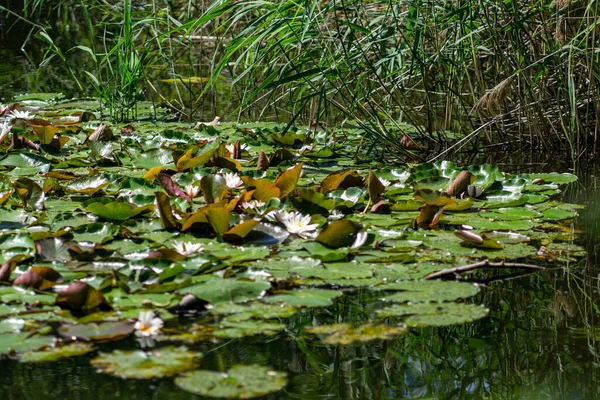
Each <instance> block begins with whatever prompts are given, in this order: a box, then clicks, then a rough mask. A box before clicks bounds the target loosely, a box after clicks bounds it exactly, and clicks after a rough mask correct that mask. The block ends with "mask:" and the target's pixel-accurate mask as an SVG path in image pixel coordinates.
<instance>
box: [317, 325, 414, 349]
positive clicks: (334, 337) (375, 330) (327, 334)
mask: <svg viewBox="0 0 600 400" xmlns="http://www.w3.org/2000/svg"><path fill="white" fill-rule="evenodd" d="M306 331H307V332H309V333H313V334H315V335H319V336H323V339H322V340H323V343H326V344H339V345H342V346H347V345H349V344H352V343H356V342H370V341H373V340H390V339H393V338H395V337H396V336H398V335H401V334H403V333H406V328H404V327H401V326H389V325H383V324H372V323H367V324H362V325H360V326H356V327H353V326H352V325H350V324H331V325H318V326H312V327H309V328H306Z"/></svg>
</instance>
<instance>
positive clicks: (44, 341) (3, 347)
mask: <svg viewBox="0 0 600 400" xmlns="http://www.w3.org/2000/svg"><path fill="white" fill-rule="evenodd" d="M55 341H56V338H55V337H54V336H47V335H32V334H31V332H20V333H4V334H1V335H0V355H12V354H15V353H22V352H24V351H33V350H39V349H41V348H44V347H47V346H51V345H53V344H54V342H55Z"/></svg>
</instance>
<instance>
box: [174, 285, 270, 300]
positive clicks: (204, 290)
mask: <svg viewBox="0 0 600 400" xmlns="http://www.w3.org/2000/svg"><path fill="white" fill-rule="evenodd" d="M270 288H271V284H270V283H268V282H258V281H257V282H250V281H243V280H237V279H213V280H211V281H208V282H206V283H202V284H200V285H192V286H189V287H186V288H185V289H183V290H182V291H181V293H184V294H185V293H191V294H193V295H194V296H196V297H198V298H199V299H202V300H206V301H208V302H209V303H213V304H218V303H227V302H232V303H244V302H247V301H250V300H255V299H259V298H261V297H262V296H264V294H265V292H266V291H267V290H268V289H270Z"/></svg>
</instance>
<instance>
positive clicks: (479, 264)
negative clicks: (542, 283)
mask: <svg viewBox="0 0 600 400" xmlns="http://www.w3.org/2000/svg"><path fill="white" fill-rule="evenodd" d="M479 268H514V269H529V270H536V271H544V270H545V269H546V268H545V267H540V266H539V265H532V264H521V263H507V262H504V261H502V262H499V263H491V262H489V260H485V261H479V262H476V263H473V264H468V265H462V266H460V267H454V268H450V269H444V270H441V271H437V272H432V273H431V274H429V275H427V276H425V279H439V278H444V277H446V276H448V275H455V274H460V273H461V272H467V271H472V270H474V269H479Z"/></svg>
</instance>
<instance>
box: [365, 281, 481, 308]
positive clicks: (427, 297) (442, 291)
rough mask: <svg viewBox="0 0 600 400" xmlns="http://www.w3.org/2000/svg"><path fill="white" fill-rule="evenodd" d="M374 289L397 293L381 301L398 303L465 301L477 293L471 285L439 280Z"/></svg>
mask: <svg viewBox="0 0 600 400" xmlns="http://www.w3.org/2000/svg"><path fill="white" fill-rule="evenodd" d="M376 289H377V290H394V291H398V292H399V293H395V294H391V295H388V296H385V298H384V299H382V300H385V301H392V302H398V303H406V302H411V303H429V302H437V303H441V302H444V301H454V300H458V299H465V298H467V297H471V296H475V295H476V294H477V293H478V292H479V289H478V288H477V286H475V285H473V284H471V283H466V282H455V281H440V280H406V281H399V282H393V283H386V284H383V285H379V286H377V287H376Z"/></svg>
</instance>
